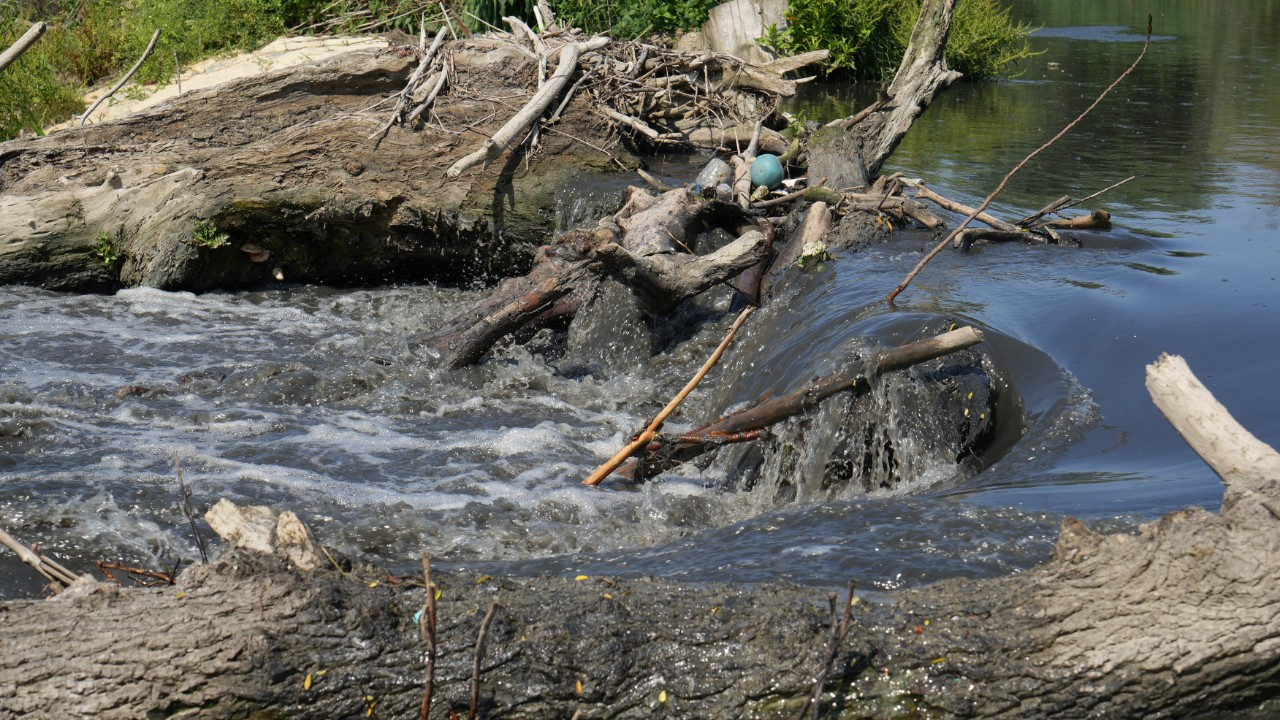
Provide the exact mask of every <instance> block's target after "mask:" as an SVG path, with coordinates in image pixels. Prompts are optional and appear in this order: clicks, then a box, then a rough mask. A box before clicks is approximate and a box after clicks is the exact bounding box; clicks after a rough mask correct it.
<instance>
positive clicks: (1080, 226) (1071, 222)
mask: <svg viewBox="0 0 1280 720" xmlns="http://www.w3.org/2000/svg"><path fill="white" fill-rule="evenodd" d="M1036 227H1038V228H1059V229H1066V230H1108V229H1110V228H1111V213H1109V212H1107V211H1106V210H1094V211H1092V212H1090V213H1089V214H1088V215H1077V216H1075V217H1073V218H1058V219H1057V220H1050V221H1048V222H1042V223H1039V224H1037V225H1036Z"/></svg>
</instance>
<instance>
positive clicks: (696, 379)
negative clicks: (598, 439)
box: [582, 307, 755, 485]
mask: <svg viewBox="0 0 1280 720" xmlns="http://www.w3.org/2000/svg"><path fill="white" fill-rule="evenodd" d="M754 310H755V308H753V307H746V308H743V310H742V312H740V313H738V318H737V319H736V320H734V321H733V325H731V326H730V327H729V332H727V333H725V336H724V339H723V340H721V341H720V344H719V345H717V346H716V349H715V351H714V352H712V353H711V356H710V357H708V358H707V360H706V362H704V363H702V367H701V368H699V369H698V372H697V373H695V374H694V376H693V377H692V378H691V379H690V380H689V382H687V383H685V386H684V388H682V389H681V390H680V392H678V393H676V396H675V397H673V398H671V400H670V401H669V402H668V403H667V404H666V406H665V407H663V408H662V410H661V411H659V412H658V414H657V415H656V416H654V418H653V421H652V422H650V423H649V427H647V428H645V429H644V430H643V431H641V432H639V433H637V434H636V436H635V437H633V438H632V439H631V442H630V443H628V444H627V446H626V447H624V448H622V449H621V450H619V451H618V453H617V454H616V455H614V456H613V457H611V458H609V460H607V461H606V462H605V463H604V464H603V465H601V466H600V467H598V468H596V470H595V472H593V473H591V475H589V476H588V477H587V479H586V480H583V481H582V484H583V485H599V484H600V481H601V480H603V479H605V477H607V476H608V475H609V473H611V472H613V471H614V470H616V469H618V466H619V465H621V464H622V463H623V462H625V461H626V460H627V459H628V458H630V457H631V456H632V455H634V454H635V453H636V451H637V450H639V449H640V448H642V447H644V446H645V445H648V444H649V443H650V442H651V441H652V440H653V438H654V436H655V435H656V434H657V432H658V430H659V429H660V428H661V427H662V423H664V422H666V420H667V418H668V417H669V416H670V415H671V413H673V412H675V410H676V408H678V407H680V403H682V402H684V399H685V398H687V397H689V394H690V393H692V392H693V391H694V389H695V388H697V387H698V383H700V382H702V378H704V377H706V376H707V373H708V372H710V371H711V368H713V367H715V364H716V363H717V362H719V361H720V357H721V356H722V355H724V351H725V348H727V347H729V343H731V342H733V338H734V336H735V335H737V334H738V330H739V329H741V328H742V324H743V323H745V322H746V321H747V318H748V317H749V316H750V315H751V313H752V311H754Z"/></svg>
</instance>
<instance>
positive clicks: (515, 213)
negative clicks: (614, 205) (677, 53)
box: [0, 37, 617, 290]
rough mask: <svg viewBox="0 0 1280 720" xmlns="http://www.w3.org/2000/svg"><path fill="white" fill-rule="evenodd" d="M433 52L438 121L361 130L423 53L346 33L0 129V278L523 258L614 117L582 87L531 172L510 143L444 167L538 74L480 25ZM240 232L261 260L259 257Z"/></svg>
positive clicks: (130, 280)
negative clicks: (133, 99)
mask: <svg viewBox="0 0 1280 720" xmlns="http://www.w3.org/2000/svg"><path fill="white" fill-rule="evenodd" d="M442 55H443V56H445V57H447V59H448V61H449V63H450V67H451V69H452V72H451V77H453V78H454V79H456V81H457V83H458V85H457V88H458V89H457V91H456V92H455V91H454V89H453V86H452V85H451V86H450V87H451V89H450V91H449V92H448V93H446V94H444V95H441V96H439V97H438V98H437V99H436V100H435V104H434V105H433V106H432V111H433V112H434V113H435V114H436V115H438V117H439V121H432V122H429V123H424V124H423V126H422V127H421V128H418V129H415V128H412V127H395V128H391V131H390V132H389V133H388V134H387V135H386V137H385V138H382V139H381V140H380V141H375V140H371V139H370V138H369V135H370V133H371V132H372V131H375V130H377V129H378V128H380V127H383V126H384V125H385V120H386V116H387V113H388V112H390V111H391V109H392V106H391V105H382V106H379V103H380V101H383V100H386V99H390V100H392V101H394V99H395V98H396V97H397V96H398V95H399V94H400V93H401V92H402V90H403V89H404V88H405V86H406V83H407V81H408V80H409V79H410V76H411V75H412V73H413V71H414V69H415V66H416V65H417V62H416V57H415V55H414V53H413V52H412V51H409V50H408V49H404V48H401V49H396V48H388V49H386V50H382V51H376V52H375V51H367V50H366V51H355V52H352V53H348V54H345V55H342V56H339V57H336V58H334V59H332V60H329V61H325V62H322V63H320V64H318V65H305V66H295V67H291V68H286V69H282V70H278V71H272V72H268V73H265V74H262V75H259V76H256V77H252V78H246V79H242V80H236V81H232V82H229V83H226V84H223V85H219V86H217V87H213V88H209V89H206V90H199V91H193V92H188V93H186V94H183V95H181V96H180V97H177V98H175V99H173V100H171V101H169V102H167V103H164V104H162V105H159V106H157V107H155V108H153V109H151V110H147V111H143V112H141V113H138V114H135V115H132V116H129V117H127V118H124V119H122V120H119V121H116V122H109V123H104V124H101V125H94V126H91V127H85V128H73V129H67V130H62V131H59V132H55V133H52V134H50V135H48V136H46V137H41V138H36V139H27V140H14V141H10V142H7V143H3V144H0V217H3V218H5V222H3V223H0V283H23V284H32V285H43V286H45V287H51V288H60V289H103V288H111V287H115V286H119V285H125V286H133V285H150V286H157V287H162V288H174V289H177V288H184V289H195V290H200V289H207V288H213V287H222V288H232V287H240V286H245V285H252V284H259V283H263V282H273V279H272V278H273V275H276V274H277V273H275V272H274V271H275V270H277V269H278V270H279V271H280V273H278V274H280V275H283V277H284V278H285V279H286V280H289V281H299V282H307V281H310V282H328V283H339V284H372V283H378V282H384V281H387V280H391V279H404V280H421V279H432V280H451V279H460V278H474V277H477V276H480V275H483V274H486V273H488V272H494V273H498V274H502V275H507V274H513V273H516V272H520V271H522V270H523V269H525V268H527V267H528V266H529V265H530V261H531V250H532V248H534V247H536V246H537V245H538V244H541V242H542V239H543V238H544V237H545V236H546V233H547V232H549V231H550V230H551V226H550V222H551V221H550V219H549V216H548V215H547V214H546V213H545V212H544V209H545V208H546V207H548V206H550V205H552V204H554V194H555V192H556V190H557V189H558V188H560V187H562V186H563V185H564V184H566V183H568V182H570V181H572V180H574V179H575V178H576V177H577V176H578V175H580V174H581V173H583V172H589V171H601V170H607V169H608V168H610V167H613V168H614V169H616V167H617V166H616V164H615V163H614V160H613V159H612V158H610V157H609V156H608V155H606V154H604V153H602V152H600V151H598V150H596V149H594V148H593V147H592V146H593V145H594V146H597V147H603V146H604V145H605V144H606V143H607V134H608V132H610V130H609V128H608V127H607V126H605V125H603V124H602V123H600V122H599V121H598V119H597V117H596V115H595V113H593V112H592V111H591V110H590V105H591V103H590V102H589V101H588V100H587V99H586V98H585V97H579V98H576V99H575V100H574V101H572V102H570V103H569V105H568V106H567V107H566V108H565V111H564V114H563V116H562V119H561V121H560V122H561V127H563V129H564V130H565V131H566V132H567V133H568V134H549V135H548V136H547V137H544V138H543V140H542V143H541V146H540V149H539V152H538V153H537V155H536V156H534V157H532V158H530V159H529V165H528V170H527V171H525V170H524V169H523V162H522V161H523V159H524V157H523V154H522V153H518V152H517V153H513V154H509V155H508V159H507V160H505V161H500V162H495V163H492V164H491V165H490V166H489V167H487V168H485V169H484V170H481V171H478V172H471V173H469V174H468V175H467V176H466V177H465V178H462V179H460V180H458V181H446V178H445V171H446V170H447V168H448V167H449V166H450V164H452V163H453V162H454V161H455V160H456V159H458V158H460V157H462V156H464V155H466V154H467V153H468V152H470V150H471V148H472V147H473V146H474V144H475V140H476V138H483V137H484V136H485V135H488V134H492V133H493V132H494V131H495V130H496V129H497V128H498V127H499V126H500V125H501V124H502V123H503V122H504V121H505V120H506V118H507V116H508V114H509V112H510V111H509V110H508V106H509V105H510V104H512V103H517V104H518V103H519V102H520V100H519V98H521V97H525V96H528V95H530V94H531V93H532V92H533V91H534V89H535V85H534V83H535V82H536V78H535V73H536V64H537V63H536V62H535V61H533V60H530V59H529V58H527V57H526V56H525V55H523V54H521V53H520V52H518V51H517V50H515V46H514V45H513V44H512V43H510V42H508V41H506V40H503V39H501V38H494V37H479V38H474V39H470V40H460V41H455V42H451V43H448V44H447V45H446V46H445V47H444V49H443V51H442ZM490 98H493V99H490ZM464 128H465V129H464ZM569 135H572V136H573V137H570V136H569ZM518 165H519V166H521V167H520V168H519V169H520V171H519V172H517V171H516V170H517V166H518ZM245 243H254V244H256V245H259V246H261V247H262V248H264V249H265V250H267V251H268V252H269V256H268V257H269V259H268V260H267V261H266V262H253V261H252V259H251V258H250V257H248V256H246V253H243V252H241V251H240V248H241V246H242V245H244V244H245ZM259 257H261V256H259Z"/></svg>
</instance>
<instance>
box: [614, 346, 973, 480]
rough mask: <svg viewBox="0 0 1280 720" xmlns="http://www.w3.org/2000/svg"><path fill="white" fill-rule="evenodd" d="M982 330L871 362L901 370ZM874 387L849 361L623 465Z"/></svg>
mask: <svg viewBox="0 0 1280 720" xmlns="http://www.w3.org/2000/svg"><path fill="white" fill-rule="evenodd" d="M983 339H984V338H983V336H982V332H981V331H979V330H977V329H975V328H972V327H962V328H959V329H956V330H952V331H950V332H945V333H943V334H941V335H937V336H934V337H931V338H928V339H927V340H920V341H917V342H913V343H908V344H906V345H900V346H898V347H895V348H890V349H888V350H883V351H881V352H879V353H876V355H875V357H874V358H873V359H872V362H871V368H872V369H871V372H870V373H869V375H870V376H872V377H874V376H876V375H881V374H883V373H886V372H890V371H893V370H901V369H903V368H906V367H910V366H912V365H917V364H919V363H922V362H925V361H927V360H932V359H933V358H936V357H942V356H943V355H947V354H949V353H953V352H955V351H957V350H962V349H964V348H967V347H971V346H973V345H977V344H978V343H980V342H982V341H983ZM870 389H871V383H870V380H868V375H866V374H863V371H862V368H861V367H850V368H846V369H844V370H840V371H837V372H834V373H831V374H830V375H826V376H823V377H820V378H818V379H816V380H813V381H811V382H809V383H807V384H805V385H804V386H803V387H801V388H799V389H798V390H793V391H792V392H789V393H787V394H786V395H782V396H778V397H771V398H769V399H767V400H764V401H762V402H760V403H757V404H756V405H755V406H753V407H749V408H746V409H745V410H742V411H740V412H736V413H734V414H732V415H729V416H728V417H724V418H721V419H719V420H716V421H715V422H712V423H711V424H709V425H706V426H703V427H701V428H698V430H696V431H694V432H691V433H689V434H687V435H684V436H682V437H680V438H679V439H678V440H677V442H676V443H675V444H674V445H671V446H669V447H667V448H665V451H664V453H663V460H662V461H661V462H659V463H648V464H645V463H633V464H632V465H628V466H627V467H625V468H622V469H621V470H619V471H618V473H619V474H620V475H624V476H630V477H632V478H647V477H652V476H654V475H656V474H658V473H660V472H662V471H663V470H668V469H670V468H673V467H676V466H678V465H680V464H681V463H684V462H688V461H689V460H692V459H693V458H695V457H697V456H699V455H701V454H702V453H704V452H706V450H707V449H709V448H712V447H715V446H716V445H719V444H723V443H724V442H726V441H727V442H739V441H743V440H749V439H751V433H754V432H756V431H759V430H762V429H764V428H767V427H769V426H770V425H773V424H775V423H779V422H782V421H783V420H786V419H787V418H789V417H793V416H796V415H799V414H801V413H803V412H805V411H806V410H808V409H809V408H812V407H814V406H816V405H817V404H818V403H820V402H822V401H823V400H826V399H827V398H829V397H831V396H832V395H835V394H837V393H841V392H854V393H859V394H860V393H865V392H867V391H869V390H870Z"/></svg>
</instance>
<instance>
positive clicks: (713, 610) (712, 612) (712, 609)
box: [711, 605, 720, 615]
mask: <svg viewBox="0 0 1280 720" xmlns="http://www.w3.org/2000/svg"><path fill="white" fill-rule="evenodd" d="M719 613H720V606H719V605H717V606H715V607H713V608H711V614H712V615H717V614H719Z"/></svg>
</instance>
